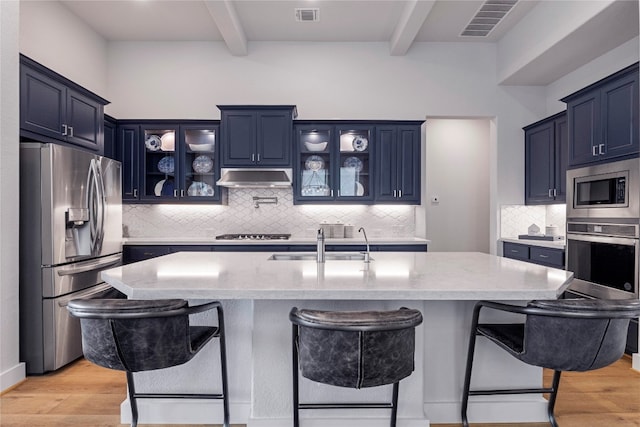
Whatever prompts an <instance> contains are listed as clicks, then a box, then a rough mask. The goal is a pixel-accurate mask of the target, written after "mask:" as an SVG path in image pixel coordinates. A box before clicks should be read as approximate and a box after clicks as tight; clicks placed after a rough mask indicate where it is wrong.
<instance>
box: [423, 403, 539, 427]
mask: <svg viewBox="0 0 640 427" xmlns="http://www.w3.org/2000/svg"><path fill="white" fill-rule="evenodd" d="M502 397H503V398H504V396H502ZM474 400H475V401H474ZM424 413H425V414H426V416H427V417H428V418H429V420H430V421H431V422H432V423H435V424H459V423H461V419H462V416H461V415H460V402H434V403H425V405H424ZM467 416H468V418H469V422H472V423H535V422H548V420H549V418H548V417H547V400H545V399H543V398H542V397H540V398H539V399H538V398H536V399H532V400H513V401H507V402H495V401H490V400H489V401H486V400H485V401H483V400H478V398H477V397H472V398H471V399H470V400H469V407H468V410H467Z"/></svg>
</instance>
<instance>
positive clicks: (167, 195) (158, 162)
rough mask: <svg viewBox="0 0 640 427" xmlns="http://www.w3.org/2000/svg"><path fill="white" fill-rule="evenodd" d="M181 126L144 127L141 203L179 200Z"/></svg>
mask: <svg viewBox="0 0 640 427" xmlns="http://www.w3.org/2000/svg"><path fill="white" fill-rule="evenodd" d="M178 131H179V126H178V125H177V124H175V125H169V124H164V125H161V124H158V125H147V126H145V125H143V126H142V129H141V132H142V139H143V141H144V147H143V155H142V159H141V160H142V162H141V166H142V167H141V171H142V179H141V182H142V183H143V185H142V194H141V195H140V198H141V200H149V199H174V198H177V197H178V196H179V187H178V178H177V175H176V173H177V170H176V168H177V166H178V162H179V160H178V153H177V151H176V139H178Z"/></svg>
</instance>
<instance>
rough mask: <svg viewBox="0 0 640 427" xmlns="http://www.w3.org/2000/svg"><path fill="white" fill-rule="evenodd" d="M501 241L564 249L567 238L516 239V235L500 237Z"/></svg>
mask: <svg viewBox="0 0 640 427" xmlns="http://www.w3.org/2000/svg"><path fill="white" fill-rule="evenodd" d="M500 241H502V242H510V243H519V244H521V245H530V246H540V247H543V248H553V249H565V247H566V245H567V240H566V239H562V240H535V239H518V238H517V237H512V238H507V237H503V238H501V239H500Z"/></svg>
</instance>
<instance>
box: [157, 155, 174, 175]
mask: <svg viewBox="0 0 640 427" xmlns="http://www.w3.org/2000/svg"><path fill="white" fill-rule="evenodd" d="M158 170H159V171H160V172H162V173H173V171H174V170H175V160H174V159H173V157H172V156H164V157H163V158H161V159H160V161H159V162H158Z"/></svg>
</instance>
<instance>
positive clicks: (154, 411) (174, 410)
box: [120, 399, 251, 424]
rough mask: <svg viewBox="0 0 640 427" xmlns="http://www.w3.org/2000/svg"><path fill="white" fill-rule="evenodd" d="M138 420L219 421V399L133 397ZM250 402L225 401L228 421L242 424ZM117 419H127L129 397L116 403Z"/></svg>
mask: <svg viewBox="0 0 640 427" xmlns="http://www.w3.org/2000/svg"><path fill="white" fill-rule="evenodd" d="M137 402H138V424H222V420H223V412H222V401H221V400H212V399H137ZM250 412H251V406H250V403H249V402H247V403H233V402H231V403H230V405H229V415H230V421H231V424H245V423H246V420H247V419H248V418H249V414H250ZM120 422H121V423H122V424H130V423H131V406H130V404H129V399H127V400H125V401H124V402H122V404H121V405H120Z"/></svg>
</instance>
